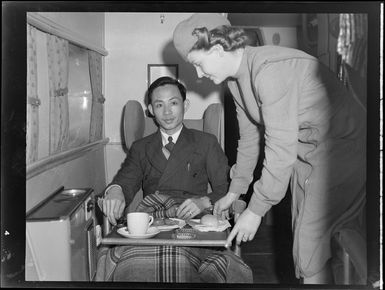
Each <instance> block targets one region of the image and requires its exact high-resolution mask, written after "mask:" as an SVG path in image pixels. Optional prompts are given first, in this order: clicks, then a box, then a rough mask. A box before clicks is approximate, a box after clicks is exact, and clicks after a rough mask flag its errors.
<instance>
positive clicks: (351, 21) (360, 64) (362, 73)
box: [337, 14, 368, 109]
mask: <svg viewBox="0 0 385 290" xmlns="http://www.w3.org/2000/svg"><path fill="white" fill-rule="evenodd" d="M367 35H368V19H367V15H366V14H340V31H339V35H338V43H337V52H338V53H339V54H340V55H341V65H340V67H339V78H340V80H341V81H342V82H343V83H344V84H345V85H346V86H347V88H348V89H349V90H351V91H352V92H353V97H354V98H355V99H356V100H357V101H358V103H359V104H360V105H361V106H362V107H363V108H364V109H366V99H367V96H366V87H367V85H366V70H367V45H368V42H367V39H368V36H367Z"/></svg>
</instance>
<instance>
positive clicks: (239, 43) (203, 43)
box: [190, 25, 248, 51]
mask: <svg viewBox="0 0 385 290" xmlns="http://www.w3.org/2000/svg"><path fill="white" fill-rule="evenodd" d="M192 34H193V35H195V36H197V37H198V40H197V42H196V43H195V44H194V46H193V47H192V48H191V50H190V51H192V50H201V49H203V50H209V49H210V48H211V47H213V46H214V45H216V44H220V45H221V46H222V47H223V49H224V50H225V51H234V50H236V49H238V48H243V47H245V46H246V45H247V41H248V37H247V35H246V33H245V31H244V30H243V29H242V28H238V27H232V26H226V25H222V26H219V27H217V28H215V29H212V30H210V31H209V30H207V28H206V27H202V28H195V29H194V31H193V32H192Z"/></svg>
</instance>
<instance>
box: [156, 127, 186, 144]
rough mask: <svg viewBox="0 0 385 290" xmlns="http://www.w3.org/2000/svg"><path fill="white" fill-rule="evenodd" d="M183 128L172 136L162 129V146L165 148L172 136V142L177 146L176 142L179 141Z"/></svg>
mask: <svg viewBox="0 0 385 290" xmlns="http://www.w3.org/2000/svg"><path fill="white" fill-rule="evenodd" d="M182 128H183V126H182V127H180V129H179V130H178V131H176V132H175V133H174V134H172V135H168V134H167V133H166V132H163V130H162V129H160V133H161V135H162V144H163V146H165V145H166V144H167V143H168V137H169V136H171V137H172V142H173V143H174V144H175V143H176V141H178V138H179V135H180V132H182Z"/></svg>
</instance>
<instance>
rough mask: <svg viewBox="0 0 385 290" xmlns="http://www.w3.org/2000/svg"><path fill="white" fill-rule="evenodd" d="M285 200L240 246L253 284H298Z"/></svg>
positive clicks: (289, 219) (288, 214)
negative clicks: (252, 236) (250, 238)
mask: <svg viewBox="0 0 385 290" xmlns="http://www.w3.org/2000/svg"><path fill="white" fill-rule="evenodd" d="M288 202H289V201H288V200H283V201H282V203H281V204H279V205H276V206H275V207H273V209H272V210H271V212H269V213H268V214H267V216H265V218H264V219H263V221H262V223H261V226H260V227H259V229H258V231H257V234H256V235H255V237H254V239H253V240H252V241H250V242H247V243H244V244H242V245H241V251H242V252H241V253H242V254H241V255H242V258H243V260H244V261H245V262H246V263H247V264H248V265H249V266H250V267H251V268H252V270H253V276H254V283H256V284H265V283H269V284H271V283H273V284H277V283H279V284H289V285H298V284H299V280H298V279H296V277H295V272H294V267H293V258H292V253H291V251H292V232H291V215H290V210H289V208H288V205H289V204H288Z"/></svg>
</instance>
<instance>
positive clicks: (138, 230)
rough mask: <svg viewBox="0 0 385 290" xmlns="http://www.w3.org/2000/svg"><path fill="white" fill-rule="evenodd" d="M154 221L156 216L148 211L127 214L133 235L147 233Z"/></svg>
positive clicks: (128, 224) (129, 227)
mask: <svg viewBox="0 0 385 290" xmlns="http://www.w3.org/2000/svg"><path fill="white" fill-rule="evenodd" d="M153 222H154V217H153V216H151V215H149V214H148V213H146V212H131V213H128V214H127V229H128V231H129V233H130V234H132V235H144V234H146V233H147V230H148V228H149V226H150V225H152V223H153Z"/></svg>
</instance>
